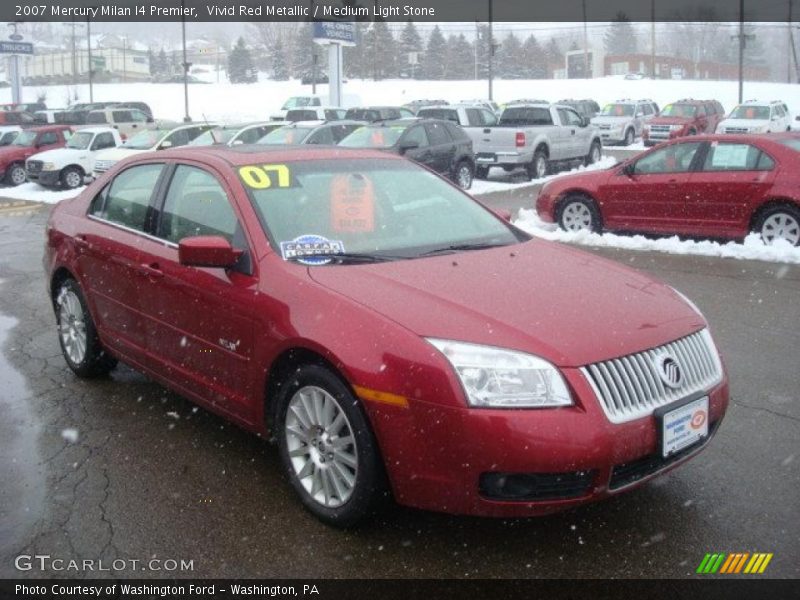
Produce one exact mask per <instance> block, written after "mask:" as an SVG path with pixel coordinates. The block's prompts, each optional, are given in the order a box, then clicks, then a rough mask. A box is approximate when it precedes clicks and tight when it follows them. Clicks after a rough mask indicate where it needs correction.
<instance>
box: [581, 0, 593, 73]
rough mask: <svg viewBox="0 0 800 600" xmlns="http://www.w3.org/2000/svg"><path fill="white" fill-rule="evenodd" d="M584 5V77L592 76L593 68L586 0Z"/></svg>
mask: <svg viewBox="0 0 800 600" xmlns="http://www.w3.org/2000/svg"><path fill="white" fill-rule="evenodd" d="M581 4H582V6H583V69H584V77H586V79H590V78H591V75H590V73H591V69H590V68H589V23H588V21H587V19H586V0H581Z"/></svg>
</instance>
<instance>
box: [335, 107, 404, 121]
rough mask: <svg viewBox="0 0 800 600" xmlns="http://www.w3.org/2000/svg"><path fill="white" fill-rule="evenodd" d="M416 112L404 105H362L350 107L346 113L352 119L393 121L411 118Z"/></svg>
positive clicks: (346, 116) (346, 117) (345, 116)
mask: <svg viewBox="0 0 800 600" xmlns="http://www.w3.org/2000/svg"><path fill="white" fill-rule="evenodd" d="M413 117H414V113H413V112H411V111H410V110H409V109H407V108H404V107H402V106H361V107H357V108H348V109H347V112H346V113H345V115H344V118H345V119H348V120H350V121H364V122H366V123H375V122H376V121H393V120H395V119H411V118H413Z"/></svg>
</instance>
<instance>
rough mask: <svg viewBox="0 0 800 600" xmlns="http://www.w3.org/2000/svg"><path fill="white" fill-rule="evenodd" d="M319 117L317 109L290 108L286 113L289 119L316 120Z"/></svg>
mask: <svg viewBox="0 0 800 600" xmlns="http://www.w3.org/2000/svg"><path fill="white" fill-rule="evenodd" d="M316 119H317V111H315V110H290V111H289V112H287V113H286V120H287V121H314V120H316Z"/></svg>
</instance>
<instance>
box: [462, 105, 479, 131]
mask: <svg viewBox="0 0 800 600" xmlns="http://www.w3.org/2000/svg"><path fill="white" fill-rule="evenodd" d="M464 112H466V113H467V122H466V123H465V125H469V126H470V127H480V126H481V125H483V119H482V118H481V111H479V110H478V109H477V108H467V109H466V110H465V111H464Z"/></svg>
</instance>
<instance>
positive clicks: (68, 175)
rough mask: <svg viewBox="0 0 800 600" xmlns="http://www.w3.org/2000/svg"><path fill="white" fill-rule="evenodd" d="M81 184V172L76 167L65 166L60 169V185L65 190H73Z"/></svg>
mask: <svg viewBox="0 0 800 600" xmlns="http://www.w3.org/2000/svg"><path fill="white" fill-rule="evenodd" d="M82 185H83V172H82V171H81V170H80V169H78V168H76V167H67V168H66V169H64V170H63V171H61V186H62V187H63V188H64V189H67V190H74V189H76V188H79V187H80V186H82Z"/></svg>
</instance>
